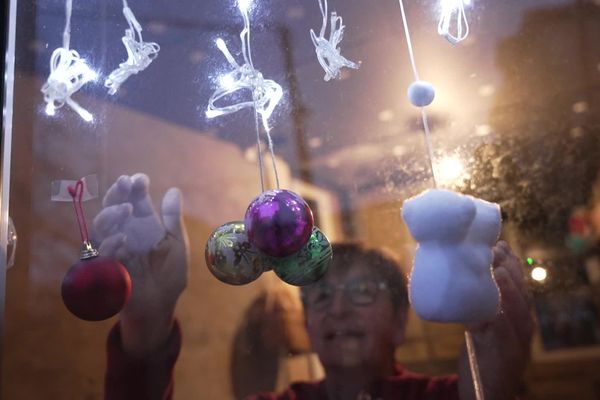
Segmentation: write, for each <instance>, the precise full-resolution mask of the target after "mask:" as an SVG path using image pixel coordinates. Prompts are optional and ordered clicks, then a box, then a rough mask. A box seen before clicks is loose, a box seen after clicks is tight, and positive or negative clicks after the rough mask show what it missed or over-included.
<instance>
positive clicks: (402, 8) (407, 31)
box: [398, 0, 420, 81]
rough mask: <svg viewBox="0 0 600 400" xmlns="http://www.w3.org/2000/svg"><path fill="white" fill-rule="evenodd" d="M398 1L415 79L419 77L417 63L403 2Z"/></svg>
mask: <svg viewBox="0 0 600 400" xmlns="http://www.w3.org/2000/svg"><path fill="white" fill-rule="evenodd" d="M398 3H400V13H401V14H402V23H403V25H404V35H405V36H406V44H407V45H408V56H409V58H410V63H411V65H412V70H413V74H414V76H415V81H418V80H420V79H419V72H418V71H417V63H416V62H415V54H414V51H413V45H412V41H411V40H410V31H409V30H408V21H407V20H406V12H405V11H404V4H403V3H402V0H398Z"/></svg>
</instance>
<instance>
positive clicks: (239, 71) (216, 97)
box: [206, 0, 283, 191]
mask: <svg viewBox="0 0 600 400" xmlns="http://www.w3.org/2000/svg"><path fill="white" fill-rule="evenodd" d="M249 3H250V0H239V1H238V8H239V10H240V12H241V14H242V18H243V19H244V29H243V30H242V31H241V32H240V41H241V43H242V56H243V58H244V64H243V65H239V64H238V63H237V61H236V60H235V58H234V57H233V55H232V54H231V52H230V51H229V49H228V48H227V44H226V43H225V41H224V40H223V39H221V38H218V39H217V40H216V42H215V43H216V45H217V48H218V49H219V50H220V51H221V53H223V55H224V56H225V59H227V62H229V64H230V66H231V67H232V68H233V70H232V71H231V72H229V73H227V74H224V75H222V76H221V77H220V78H219V80H218V87H217V89H216V90H215V92H214V93H213V94H212V96H211V97H210V99H209V101H208V107H207V110H206V117H207V118H215V117H218V116H221V115H227V114H231V113H234V112H237V111H239V110H241V109H244V108H253V109H254V119H255V129H256V141H257V149H258V160H259V169H260V180H261V188H262V190H263V191H264V172H263V168H264V166H263V159H262V151H261V146H260V128H259V124H258V115H259V114H260V116H261V119H262V125H263V127H264V130H265V132H266V136H267V141H268V145H269V151H270V153H271V160H272V163H273V170H274V173H275V179H276V183H277V188H279V173H278V171H277V164H276V162H275V153H274V150H273V141H272V139H271V135H270V133H269V132H270V127H269V118H270V117H271V115H272V114H273V111H274V110H275V107H276V106H277V104H278V103H279V101H280V100H281V98H282V96H283V89H282V88H281V86H280V85H279V84H278V83H277V82H275V81H273V80H271V79H264V78H263V75H262V73H261V72H260V71H258V70H257V69H255V68H254V64H253V61H252V48H251V46H250V18H249V15H248V6H249ZM240 90H250V92H251V94H252V100H251V101H242V102H239V103H233V104H229V105H223V106H218V105H216V103H217V102H219V101H220V100H222V99H224V98H226V97H228V96H230V95H234V94H235V93H236V92H238V91H240Z"/></svg>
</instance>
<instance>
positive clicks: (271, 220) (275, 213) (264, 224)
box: [244, 189, 314, 257]
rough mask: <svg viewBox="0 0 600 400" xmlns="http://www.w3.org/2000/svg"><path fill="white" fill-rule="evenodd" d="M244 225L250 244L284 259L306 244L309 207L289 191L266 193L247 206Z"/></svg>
mask: <svg viewBox="0 0 600 400" xmlns="http://www.w3.org/2000/svg"><path fill="white" fill-rule="evenodd" d="M244 224H245V225H246V230H247V232H248V239H249V240H250V242H251V243H252V244H253V245H254V246H255V247H256V248H258V249H259V250H260V251H262V252H263V253H265V254H267V255H269V256H271V257H286V256H289V255H292V254H294V253H296V252H297V251H299V250H300V249H301V248H302V247H303V246H304V245H305V244H306V243H307V242H308V238H309V237H310V235H311V232H312V228H313V225H314V220H313V215H312V211H311V209H310V207H309V206H308V204H307V203H306V201H304V199H303V198H302V197H300V196H299V195H297V194H296V193H294V192H290V191H289V190H280V189H277V190H268V191H266V192H263V193H262V194H261V195H260V196H258V197H257V198H256V199H254V200H253V201H252V203H250V206H248V210H246V215H245V217H244Z"/></svg>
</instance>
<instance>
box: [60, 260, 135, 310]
mask: <svg viewBox="0 0 600 400" xmlns="http://www.w3.org/2000/svg"><path fill="white" fill-rule="evenodd" d="M61 294H62V298H63V302H64V303H65V306H66V307H67V309H68V310H69V311H71V312H72V313H73V314H75V316H77V317H78V318H81V319H83V320H86V321H102V320H104V319H107V318H110V317H112V316H113V315H115V314H117V313H118V312H119V311H121V309H122V308H123V307H124V306H125V304H126V303H127V300H129V296H130V295H131V278H130V277H129V273H128V272H127V269H125V267H124V266H123V264H121V263H120V262H118V261H116V260H113V259H111V258H108V257H93V258H88V259H85V260H81V261H79V262H78V263H77V264H75V265H73V266H72V267H71V268H70V269H69V271H68V272H67V274H66V275H65V278H64V279H63V283H62V288H61Z"/></svg>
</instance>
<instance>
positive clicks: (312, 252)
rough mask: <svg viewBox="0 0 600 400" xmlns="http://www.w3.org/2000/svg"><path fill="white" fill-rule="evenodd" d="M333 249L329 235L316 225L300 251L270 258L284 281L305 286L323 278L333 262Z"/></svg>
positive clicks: (274, 268) (270, 261)
mask: <svg viewBox="0 0 600 400" xmlns="http://www.w3.org/2000/svg"><path fill="white" fill-rule="evenodd" d="M332 257H333V251H332V249H331V243H329V240H328V239H327V237H326V236H325V235H324V234H323V232H321V230H320V229H319V228H317V227H316V226H315V227H313V230H312V233H311V235H310V238H309V239H308V243H306V244H305V245H304V247H302V248H301V249H300V251H298V252H296V253H294V254H292V255H291V256H288V257H283V258H275V257H271V258H269V261H268V263H269V264H271V265H273V271H275V273H276V274H277V276H278V277H280V278H281V280H282V281H284V282H286V283H289V284H290V285H295V286H305V285H309V284H311V283H314V282H316V281H318V280H319V279H321V278H322V277H323V275H325V272H327V269H328V268H329V264H330V263H331V259H332Z"/></svg>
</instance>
